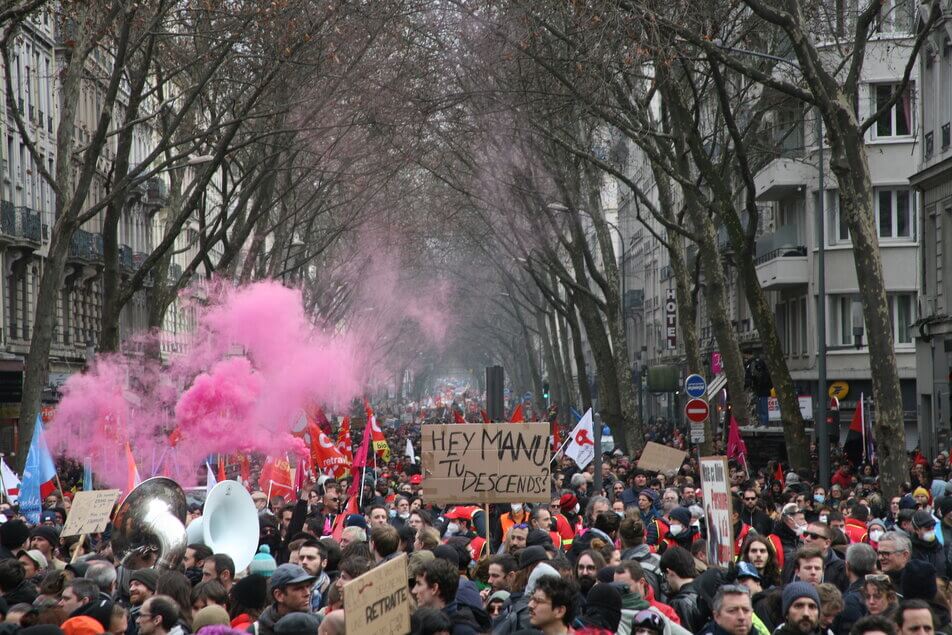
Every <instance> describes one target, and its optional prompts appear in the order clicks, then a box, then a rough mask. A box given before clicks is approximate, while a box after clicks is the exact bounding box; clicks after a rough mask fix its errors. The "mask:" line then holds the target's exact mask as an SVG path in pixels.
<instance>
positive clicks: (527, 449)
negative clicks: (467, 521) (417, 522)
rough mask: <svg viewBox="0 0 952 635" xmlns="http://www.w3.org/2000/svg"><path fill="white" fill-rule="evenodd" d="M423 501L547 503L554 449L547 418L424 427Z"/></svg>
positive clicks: (448, 502) (483, 503)
mask: <svg viewBox="0 0 952 635" xmlns="http://www.w3.org/2000/svg"><path fill="white" fill-rule="evenodd" d="M422 433H423V438H422V440H421V447H422V451H421V455H422V458H423V474H424V477H423V500H425V501H426V502H427V503H444V504H460V503H479V504H481V505H485V504H488V503H547V502H549V501H550V494H551V488H552V484H551V476H552V472H551V466H550V464H549V462H550V461H551V459H552V456H551V453H552V448H551V447H550V446H549V424H547V423H493V424H488V425H487V424H479V423H458V424H449V425H425V426H423V427H422Z"/></svg>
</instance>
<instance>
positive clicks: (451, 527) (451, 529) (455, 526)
mask: <svg viewBox="0 0 952 635" xmlns="http://www.w3.org/2000/svg"><path fill="white" fill-rule="evenodd" d="M458 533H459V523H452V522H451V523H450V524H448V525H447V526H446V535H447V536H455V535H456V534H458Z"/></svg>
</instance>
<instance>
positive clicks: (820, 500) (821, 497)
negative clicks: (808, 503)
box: [813, 494, 826, 505]
mask: <svg viewBox="0 0 952 635" xmlns="http://www.w3.org/2000/svg"><path fill="white" fill-rule="evenodd" d="M813 500H815V501H816V502H818V503H820V504H821V505H822V504H823V501H825V500H826V496H824V495H823V494H814V495H813Z"/></svg>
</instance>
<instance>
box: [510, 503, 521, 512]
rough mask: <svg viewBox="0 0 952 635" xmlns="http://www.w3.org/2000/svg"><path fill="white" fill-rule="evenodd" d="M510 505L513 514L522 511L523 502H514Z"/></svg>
mask: <svg viewBox="0 0 952 635" xmlns="http://www.w3.org/2000/svg"><path fill="white" fill-rule="evenodd" d="M509 507H510V508H511V509H512V513H513V514H521V513H522V503H512V504H511V505H510V506H509Z"/></svg>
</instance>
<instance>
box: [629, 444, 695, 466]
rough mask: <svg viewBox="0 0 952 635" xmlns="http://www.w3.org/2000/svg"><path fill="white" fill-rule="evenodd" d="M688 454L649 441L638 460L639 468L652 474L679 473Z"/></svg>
mask: <svg viewBox="0 0 952 635" xmlns="http://www.w3.org/2000/svg"><path fill="white" fill-rule="evenodd" d="M687 455H688V453H687V452H685V451H684V450H676V449H675V448H669V447H667V446H665V445H661V444H660V443H655V442H654V441H649V442H648V443H646V444H645V449H644V450H643V451H642V453H641V458H640V459H638V467H639V468H641V469H643V470H650V471H652V472H677V471H678V470H680V469H681V465H683V464H684V459H685V458H686V457H687Z"/></svg>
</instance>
